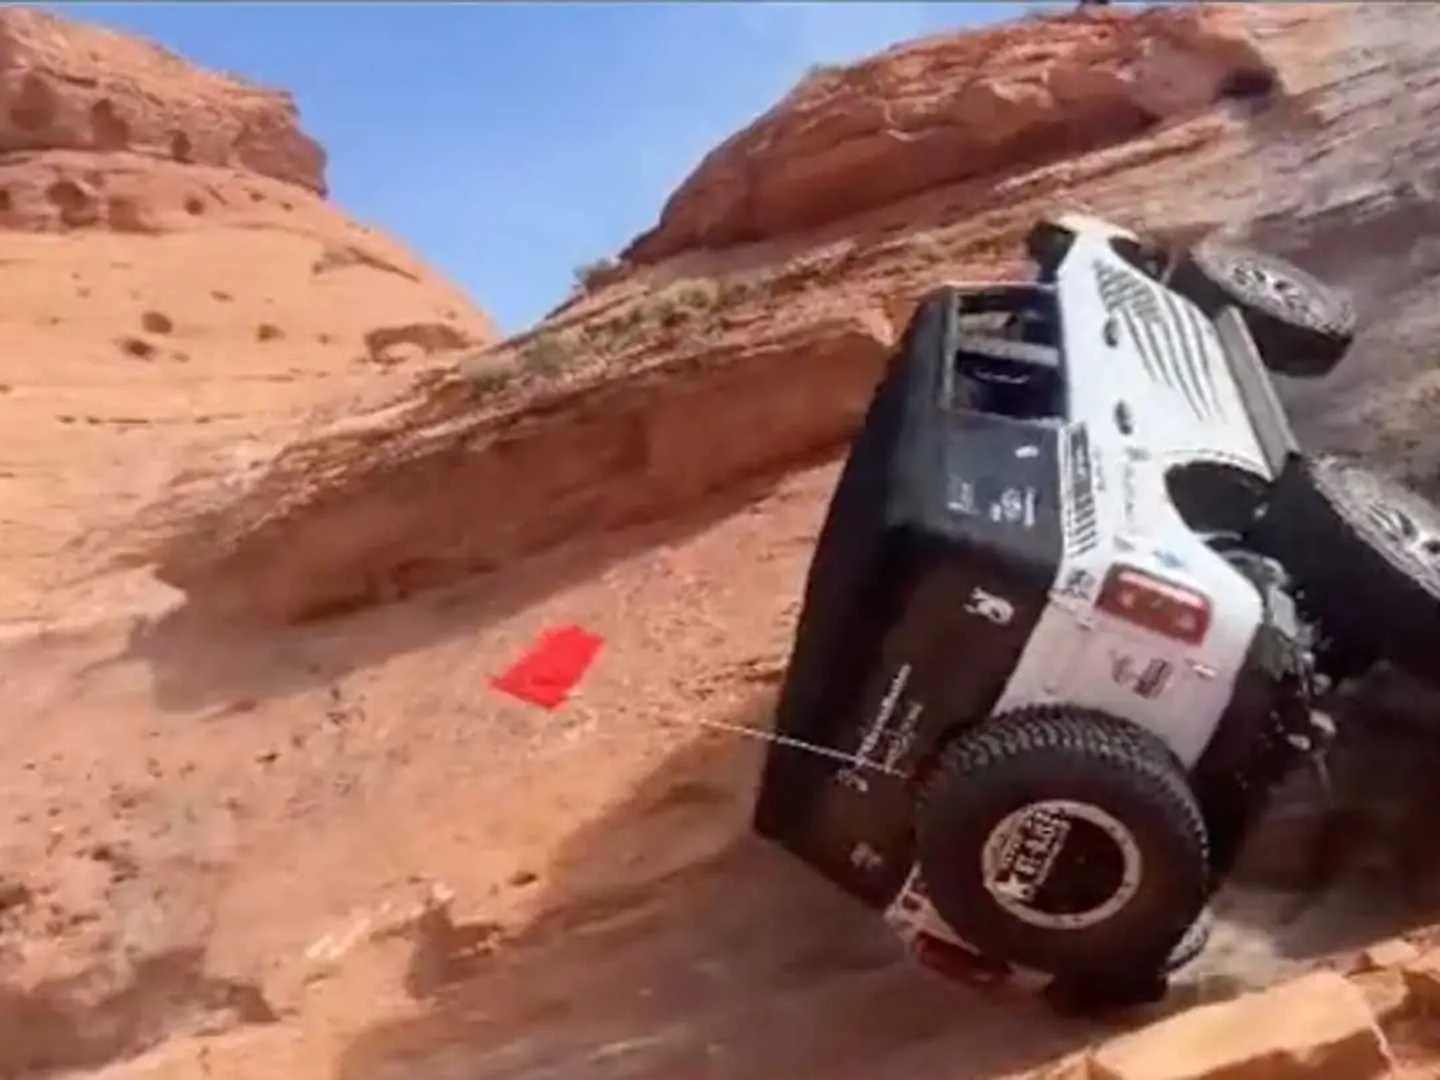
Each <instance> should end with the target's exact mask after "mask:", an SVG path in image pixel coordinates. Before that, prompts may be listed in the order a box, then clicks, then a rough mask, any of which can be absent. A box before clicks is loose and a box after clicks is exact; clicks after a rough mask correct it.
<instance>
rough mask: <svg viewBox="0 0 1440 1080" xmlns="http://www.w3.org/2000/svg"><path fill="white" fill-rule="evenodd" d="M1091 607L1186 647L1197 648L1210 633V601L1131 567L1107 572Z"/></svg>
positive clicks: (1112, 568) (1119, 567) (1198, 594)
mask: <svg viewBox="0 0 1440 1080" xmlns="http://www.w3.org/2000/svg"><path fill="white" fill-rule="evenodd" d="M1095 606H1096V607H1097V608H1099V609H1100V610H1101V611H1104V612H1108V613H1109V614H1111V615H1114V616H1115V617H1116V618H1119V619H1124V620H1125V621H1126V622H1128V623H1133V624H1134V625H1136V626H1140V627H1144V628H1145V629H1146V630H1150V631H1153V632H1154V633H1157V634H1164V635H1165V636H1166V637H1168V638H1174V639H1175V640H1176V641H1183V642H1185V643H1186V644H1187V645H1198V644H1200V642H1202V641H1204V640H1205V632H1206V631H1207V630H1209V629H1210V601H1209V600H1208V599H1206V597H1205V596H1204V595H1203V594H1201V593H1198V592H1196V591H1195V590H1194V589H1187V588H1186V587H1185V586H1183V585H1176V584H1175V583H1174V582H1171V581H1166V580H1164V579H1163V578H1158V577H1155V576H1154V575H1153V574H1147V573H1145V572H1144V571H1143V570H1136V569H1135V568H1134V567H1133V566H1113V567H1111V568H1110V572H1109V573H1108V574H1106V575H1105V584H1104V585H1102V586H1101V587H1100V598H1099V599H1098V600H1096V601H1095Z"/></svg>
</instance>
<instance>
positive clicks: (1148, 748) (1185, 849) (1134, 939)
mask: <svg viewBox="0 0 1440 1080" xmlns="http://www.w3.org/2000/svg"><path fill="white" fill-rule="evenodd" d="M1047 800H1069V801H1071V802H1073V803H1076V804H1080V805H1082V806H1086V807H1090V808H1093V809H1097V810H1099V811H1101V812H1102V813H1103V814H1105V815H1108V816H1109V818H1110V819H1111V821H1113V822H1115V823H1118V824H1119V825H1120V826H1121V827H1123V829H1124V830H1125V832H1126V833H1128V837H1129V844H1130V846H1131V854H1132V856H1134V857H1136V861H1137V862H1138V878H1137V880H1138V886H1136V888H1135V891H1134V893H1133V894H1132V895H1131V896H1130V897H1129V899H1128V900H1127V901H1126V902H1125V903H1124V904H1123V905H1122V906H1120V907H1119V908H1118V909H1117V910H1115V911H1114V912H1113V913H1111V914H1109V915H1108V917H1105V918H1104V919H1103V920H1102V921H1099V922H1095V923H1092V924H1090V925H1087V926H1069V927H1056V926H1037V925H1034V923H1033V922H1031V921H1026V919H1024V918H1021V917H1018V916H1017V915H1015V914H1013V913H1012V912H1011V911H1010V910H1007V908H1006V907H1005V906H1004V905H1003V904H1002V902H1001V901H1000V900H999V899H997V896H996V895H995V894H994V893H993V892H992V891H991V888H990V886H989V885H988V884H987V881H986V879H985V870H984V868H983V860H984V852H985V849H986V845H987V842H989V841H990V839H991V836H992V833H995V832H996V830H997V829H998V828H999V827H1000V826H1001V824H1002V822H1003V821H1004V820H1006V819H1007V817H1008V816H1009V815H1011V814H1013V813H1015V812H1016V811H1017V810H1020V809H1021V808H1023V807H1026V806H1029V805H1035V804H1037V803H1041V802H1044V801H1047ZM1068 843H1069V841H1067V844H1068ZM916 845H917V859H918V862H919V866H920V872H921V875H922V877H923V879H924V882H925V887H926V891H927V893H928V895H929V899H930V902H931V904H932V905H933V906H934V907H935V910H936V911H937V913H938V914H939V915H940V917H941V918H942V919H944V920H945V921H946V922H947V923H949V924H950V926H951V927H952V928H953V929H954V930H955V932H956V933H958V934H959V935H960V936H961V937H962V938H964V939H965V940H966V941H968V942H970V943H971V944H972V945H974V946H975V947H976V948H977V949H979V950H981V951H982V952H985V953H988V954H991V955H994V956H996V957H998V958H1000V959H1003V960H1006V961H1009V962H1010V963H1013V964H1017V965H1020V966H1022V967H1026V968H1030V969H1032V970H1035V971H1039V972H1043V973H1046V974H1050V975H1054V976H1056V977H1059V978H1064V979H1081V980H1099V981H1104V980H1118V981H1121V982H1128V981H1132V980H1143V979H1145V978H1146V977H1148V976H1151V975H1154V974H1157V973H1160V972H1163V971H1164V970H1165V969H1166V967H1167V966H1168V965H1167V958H1168V957H1169V956H1170V954H1171V952H1172V951H1173V950H1174V949H1175V948H1176V946H1177V945H1178V944H1179V943H1180V942H1181V940H1182V939H1183V938H1184V936H1185V934H1186V931H1187V930H1188V929H1189V928H1190V927H1191V926H1192V925H1193V924H1194V923H1195V921H1196V919H1197V918H1198V917H1199V916H1200V914H1201V912H1202V911H1203V909H1204V906H1205V903H1206V900H1207V899H1208V897H1209V895H1210V891H1211V885H1210V878H1211V875H1210V866H1209V852H1208V844H1207V838H1206V832H1205V823H1204V819H1203V817H1202V815H1201V810H1200V807H1199V805H1198V803H1197V802H1196V799H1195V796H1194V794H1193V793H1192V792H1191V790H1190V787H1189V784H1188V783H1187V780H1186V776H1185V772H1184V770H1183V768H1182V766H1181V765H1180V763H1179V761H1178V760H1177V759H1176V758H1175V757H1174V755H1173V754H1172V753H1171V752H1170V750H1169V748H1168V747H1167V746H1165V744H1164V743H1163V742H1161V741H1160V740H1159V739H1158V738H1156V737H1155V736H1153V735H1151V734H1150V733H1148V732H1146V731H1143V730H1141V729H1139V728H1137V727H1135V726H1133V725H1131V724H1128V723H1125V722H1124V721H1121V720H1117V719H1115V718H1114V717H1111V716H1108V715H1106V714H1104V713H1100V712H1096V711H1093V710H1086V709H1078V708H1070V707H1062V706H1036V707H1031V708H1026V709H1020V710H1017V711H1015V712H1012V713H1008V714H1003V715H1000V716H996V717H993V718H992V719H990V720H988V721H986V722H985V723H984V724H982V725H980V726H979V727H978V728H975V729H973V730H971V731H969V732H966V733H964V734H962V735H960V736H959V737H958V738H957V739H956V740H955V741H954V742H953V743H951V744H950V745H949V746H948V747H947V748H946V749H945V750H944V751H943V752H942V754H941V757H940V759H939V761H938V762H937V764H936V767H935V768H934V770H933V771H932V772H931V773H930V774H929V775H928V776H927V778H926V780H925V781H924V783H923V785H922V788H921V791H920V795H919V805H918V807H917V813H916ZM1116 850H1117V851H1118V850H1120V848H1119V845H1116ZM1063 863H1064V852H1063V850H1062V854H1061V857H1060V860H1059V861H1057V863H1056V878H1057V880H1058V879H1059V878H1061V877H1063V873H1064V865H1063ZM1047 888H1049V886H1048V885H1046V886H1045V887H1043V888H1042V889H1041V892H1040V893H1039V894H1037V895H1039V896H1042V897H1043V896H1044V895H1045V889H1047ZM1118 894H1119V891H1118V890H1116V892H1115V893H1113V894H1112V895H1118ZM1094 910H1098V906H1097V908H1096V909H1094Z"/></svg>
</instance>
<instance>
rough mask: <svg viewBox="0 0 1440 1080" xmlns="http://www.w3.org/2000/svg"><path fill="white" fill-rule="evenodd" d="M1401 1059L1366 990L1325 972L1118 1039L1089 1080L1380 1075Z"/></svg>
mask: <svg viewBox="0 0 1440 1080" xmlns="http://www.w3.org/2000/svg"><path fill="white" fill-rule="evenodd" d="M1393 1067H1394V1060H1393V1059H1392V1057H1391V1054H1390V1048H1389V1047H1388V1046H1387V1045H1386V1042H1385V1038H1384V1036H1383V1035H1382V1034H1381V1033H1380V1028H1379V1026H1378V1025H1377V1024H1376V1022H1375V1017H1374V1015H1373V1014H1372V1013H1371V1011H1370V1007H1369V1005H1368V1004H1367V1003H1366V1000H1365V995H1364V994H1363V993H1362V992H1361V991H1360V990H1359V989H1358V988H1357V987H1355V986H1354V985H1352V984H1351V983H1349V982H1347V981H1346V980H1345V978H1344V977H1343V976H1341V975H1337V974H1335V973H1334V972H1329V971H1320V972H1315V973H1314V974H1311V975H1305V976H1302V977H1301V978H1299V979H1296V980H1295V981H1294V982H1290V983H1286V984H1283V985H1281V986H1279V987H1276V988H1275V989H1272V990H1267V991H1264V992H1262V993H1257V994H1250V995H1247V996H1244V997H1240V998H1236V999H1234V1000H1232V1001H1227V1002H1223V1003H1220V1004H1215V1005H1204V1006H1201V1007H1200V1008H1197V1009H1191V1010H1190V1011H1189V1012H1184V1013H1181V1014H1179V1015H1178V1016H1174V1017H1172V1018H1170V1019H1169V1020H1164V1021H1161V1022H1160V1023H1158V1024H1155V1025H1153V1026H1151V1027H1149V1028H1145V1029H1143V1030H1141V1031H1138V1032H1135V1033H1134V1034H1132V1035H1127V1036H1123V1037H1121V1038H1119V1039H1116V1040H1114V1041H1113V1042H1110V1043H1108V1044H1106V1045H1104V1046H1102V1047H1100V1048H1099V1049H1098V1050H1096V1051H1094V1053H1093V1054H1092V1055H1091V1056H1090V1060H1089V1071H1088V1078H1089V1080H1301V1078H1309V1077H1315V1078H1317V1080H1318V1078H1319V1077H1326V1078H1333V1080H1374V1078H1378V1077H1382V1076H1388V1075H1390V1071H1391V1069H1392V1068H1393Z"/></svg>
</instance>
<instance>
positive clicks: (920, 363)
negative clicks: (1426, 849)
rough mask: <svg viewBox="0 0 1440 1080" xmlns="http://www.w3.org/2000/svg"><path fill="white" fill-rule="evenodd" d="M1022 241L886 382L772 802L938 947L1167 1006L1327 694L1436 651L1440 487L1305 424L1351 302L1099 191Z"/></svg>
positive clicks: (1004, 973) (807, 849)
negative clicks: (1378, 467)
mask: <svg viewBox="0 0 1440 1080" xmlns="http://www.w3.org/2000/svg"><path fill="white" fill-rule="evenodd" d="M1027 248H1028V251H1029V254H1030V256H1031V257H1032V259H1033V260H1034V262H1035V265H1036V274H1035V277H1034V279H1033V280H1031V281H1028V282H1023V283H1013V284H1000V285H993V284H992V285H982V286H968V285H946V286H943V287H941V288H938V289H936V290H935V291H933V292H931V293H929V294H928V295H926V296H925V297H923V298H922V300H921V301H920V303H919V305H918V307H917V309H916V311H915V314H914V316H913V318H912V319H911V321H910V323H909V325H908V326H907V328H906V330H905V333H904V335H903V340H902V341H901V343H900V344H899V346H898V347H897V349H896V351H895V353H894V355H893V357H892V358H891V360H890V363H889V365H888V368H887V370H886V372H885V373H884V376H883V378H882V380H881V382H880V384H879V386H878V387H877V389H876V391H875V394H874V397H873V399H872V401H871V403H870V406H869V409H868V412H867V413H866V415H865V417H864V420H863V422H862V425H861V427H860V429H859V431H858V433H857V434H856V436H855V438H854V440H853V443H852V445H851V447H850V451H849V455H848V458H847V460H846V462H845V466H844V469H843V471H842V473H841V476H840V479H839V482H838V484H837V486H836V488H835V491H834V494H833V496H832V499H831V503H830V506H829V509H828V512H827V515H826V518H825V521H824V524H823V526H822V529H821V531H820V534H819V538H818V542H817V545H816V548H815V551H814V555H813V558H812V562H811V566H810V569H809V574H808V577H807V581H806V584H805V594H804V603H803V607H802V611H801V614H800V618H799V622H798V626H797V628H796V632H795V638H794V643H793V648H792V652H791V656H790V662H789V666H788V669H787V673H786V678H785V682H784V686H783V688H782V691H781V695H780V699H779V703H778V707H777V712H776V718H775V731H776V733H777V735H778V736H781V738H780V739H778V740H777V741H776V742H775V743H774V744H772V745H771V747H770V749H769V751H768V755H767V758H766V762H765V766H764V773H763V776H762V782H761V787H760V791H759V795H758V800H757V804H756V808H755V815H754V824H755V828H756V830H757V831H758V832H759V833H760V834H761V835H763V836H764V837H766V838H769V839H770V840H772V841H774V842H775V843H777V844H779V845H780V846H782V847H783V848H785V849H786V850H788V851H789V852H791V853H793V854H794V855H796V856H798V857H799V858H800V859H802V860H803V861H804V862H805V863H807V864H808V865H809V866H810V867H811V868H813V869H814V870H815V871H817V872H818V873H820V874H822V875H823V876H824V877H825V878H827V879H828V880H829V881H831V882H832V883H834V884H835V885H836V886H838V887H839V888H841V889H843V890H845V891H846V892H848V893H849V894H851V895H852V896H854V897H856V898H857V899H859V900H860V901H862V902H863V903H865V904H867V905H869V906H871V907H872V908H874V909H876V910H877V911H881V912H884V913H885V917H886V918H887V919H888V921H889V922H890V923H891V924H892V925H893V926H894V927H895V928H896V930H897V931H898V932H899V933H900V935H901V936H902V937H903V939H904V940H905V941H906V942H907V943H908V944H909V945H910V946H911V947H912V949H913V950H914V951H915V952H916V953H917V954H918V955H919V956H920V958H922V959H924V960H926V961H928V962H930V963H932V964H935V965H937V966H943V967H944V968H946V969H947V970H949V971H951V972H956V973H966V974H967V975H969V976H972V977H981V976H983V977H985V978H987V979H989V978H1006V977H1012V976H1018V977H1023V978H1026V979H1032V980H1036V981H1038V982H1040V983H1041V984H1044V985H1046V986H1048V989H1049V992H1050V993H1051V994H1052V995H1053V996H1054V997H1055V999H1056V1000H1057V1001H1070V1002H1079V1003H1082V1004H1084V1003H1089V1004H1104V1003H1107V1002H1108V1003H1122V1002H1127V1001H1134V1000H1153V999H1154V998H1156V997H1158V996H1159V995H1161V994H1163V993H1164V990H1165V986H1166V979H1167V975H1168V973H1170V972H1173V971H1174V970H1175V969H1176V968H1177V967H1178V966H1180V965H1182V964H1183V963H1185V962H1186V961H1187V960H1188V959H1190V958H1191V957H1193V956H1194V955H1195V954H1196V953H1197V952H1198V951H1199V948H1200V947H1201V946H1202V945H1203V943H1204V940H1205V934H1204V926H1205V921H1204V913H1205V911H1206V908H1207V905H1208V903H1209V901H1210V900H1211V898H1212V897H1213V895H1214V894H1215V892H1216V891H1217V890H1218V888H1219V887H1220V886H1221V885H1222V884H1223V882H1224V881H1225V878H1226V875H1227V874H1228V873H1229V871H1230V869H1231V868H1232V866H1233V864H1234V862H1235V860H1236V857H1237V855H1238V854H1239V851H1240V848H1241V846H1242V844H1243V842H1244V840H1245V838H1246V835H1247V832H1248V830H1249V828H1250V826H1251V825H1252V824H1253V823H1254V822H1255V821H1256V818H1257V816H1258V815H1259V814H1260V813H1261V811H1262V810H1263V809H1264V806H1265V803H1266V799H1267V797H1268V795H1269V793H1270V792H1271V791H1272V790H1273V789H1274V788H1275V786H1276V785H1277V784H1278V783H1279V782H1280V780H1281V779H1282V778H1284V777H1285V775H1286V774H1287V773H1288V772H1289V771H1290V770H1291V769H1293V768H1295V767H1296V766H1297V765H1299V764H1301V763H1303V762H1304V761H1305V760H1306V759H1307V758H1313V757H1316V756H1317V755H1320V754H1322V753H1323V750H1324V747H1325V744H1326V742H1327V741H1328V739H1329V737H1330V736H1331V735H1333V725H1332V724H1331V723H1330V721H1329V719H1328V717H1327V716H1326V714H1325V712H1324V709H1323V703H1324V696H1325V694H1326V693H1327V692H1328V691H1329V690H1330V689H1331V688H1333V687H1334V686H1335V685H1336V683H1337V682H1338V681H1340V680H1343V679H1345V678H1347V677H1349V676H1351V675H1354V674H1357V673H1359V672H1360V671H1361V670H1362V669H1363V668H1364V667H1365V666H1366V665H1367V664H1369V663H1373V662H1374V661H1376V660H1381V659H1383V660H1385V661H1388V662H1390V663H1392V664H1394V665H1396V666H1398V667H1401V668H1406V669H1409V670H1411V671H1413V672H1415V673H1417V674H1420V675H1422V676H1425V675H1431V673H1430V672H1429V671H1427V670H1426V668H1427V666H1428V665H1429V656H1430V653H1431V651H1432V649H1433V648H1434V643H1435V642H1440V512H1437V511H1436V509H1435V508H1434V507H1433V506H1432V505H1431V504H1430V503H1429V502H1428V501H1427V500H1425V499H1424V498H1422V497H1420V496H1419V495H1418V494H1416V493H1414V492H1412V491H1410V490H1408V489H1407V488H1405V487H1404V486H1403V485H1401V484H1399V483H1397V482H1396V481H1394V480H1392V479H1390V478H1388V477H1386V476H1384V475H1382V474H1380V473H1378V472H1374V471H1371V470H1370V469H1368V468H1366V467H1365V466H1363V465H1361V464H1360V463H1358V462H1356V461H1351V460H1344V459H1340V458H1335V457H1311V456H1308V455H1306V454H1305V453H1303V452H1302V451H1301V449H1300V447H1299V446H1298V445H1297V442H1296V439H1295V437H1294V435H1293V433H1292V430H1291V428H1290V425H1289V423H1288V421H1287V418H1286V415H1285V412H1284V410H1283V408H1282V406H1281V403H1280V400H1279V398H1278V396H1277V394H1276V391H1275V388H1274V386H1273V384H1272V381H1271V377H1270V374H1271V372H1275V373H1280V374H1283V375H1286V376H1291V377H1298V378H1307V377H1316V376H1321V375H1324V374H1326V373H1328V372H1329V371H1331V370H1332V369H1333V368H1334V367H1335V366H1336V365H1337V364H1338V363H1339V362H1340V361H1341V359H1342V358H1343V356H1344V354H1345V352H1346V350H1347V349H1348V347H1349V345H1350V344H1351V341H1352V339H1353V337H1354V334H1355V325H1356V316H1355V312H1354V310H1353V308H1352V306H1351V305H1350V303H1349V302H1348V301H1347V300H1346V298H1345V297H1344V296H1343V295H1341V294H1340V293H1338V292H1336V291H1335V290H1333V289H1331V288H1330V287H1328V286H1327V285H1325V284H1324V283H1322V282H1320V281H1318V280H1316V279H1315V278H1313V277H1312V276H1310V275H1309V274H1307V273H1305V272H1304V271H1302V270H1301V269H1299V268H1298V267H1295V266H1292V265H1290V264H1288V263H1286V262H1284V261H1282V260H1280V259H1277V258H1274V257H1272V256H1269V255H1265V254H1261V253H1258V252H1254V251H1249V250H1245V249H1241V248H1238V247H1233V246H1228V245H1225V244H1223V243H1218V242H1214V241H1208V240H1207V241H1201V242H1200V243H1198V244H1196V245H1195V246H1193V247H1189V248H1178V247H1173V246H1165V245H1161V244H1159V243H1153V242H1149V241H1147V240H1144V239H1142V238H1141V237H1139V236H1137V235H1135V234H1134V233H1132V232H1129V231H1127V230H1125V229H1122V228H1119V227H1117V226H1114V225H1111V224H1109V223H1106V222H1103V221H1099V220H1097V219H1094V218H1090V217H1086V216H1083V215H1077V214H1061V215H1057V216H1054V217H1050V218H1047V219H1045V220H1042V221H1040V222H1038V223H1037V224H1036V225H1035V227H1034V228H1033V229H1032V231H1031V233H1030V236H1029V238H1028V242H1027ZM811 748H813V749H811Z"/></svg>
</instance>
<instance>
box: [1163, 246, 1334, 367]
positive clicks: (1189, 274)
mask: <svg viewBox="0 0 1440 1080" xmlns="http://www.w3.org/2000/svg"><path fill="white" fill-rule="evenodd" d="M1173 285H1174V287H1175V288H1176V289H1177V291H1179V292H1181V293H1183V294H1184V295H1186V296H1188V297H1189V298H1190V299H1191V300H1193V301H1195V302H1196V303H1197V304H1199V305H1200V307H1201V308H1203V309H1204V310H1205V311H1206V312H1207V313H1209V314H1211V315H1215V314H1218V313H1219V312H1220V311H1221V310H1222V309H1224V308H1226V307H1235V308H1237V309H1239V311H1240V313H1241V314H1242V315H1243V316H1244V317H1245V325H1246V326H1247V327H1248V328H1249V330H1250V336H1251V337H1252V338H1254V339H1255V345H1256V348H1258V349H1259V351H1260V356H1261V358H1262V359H1264V361H1265V366H1266V367H1268V368H1269V369H1270V370H1271V371H1275V372H1278V373H1280V374H1281V375H1290V376H1296V377H1302V378H1313V377H1315V376H1319V375H1325V374H1328V373H1329V372H1330V371H1332V370H1334V368H1335V365H1336V364H1338V363H1339V362H1340V360H1341V358H1342V357H1343V356H1344V355H1345V353H1346V351H1347V350H1348V349H1349V348H1350V344H1351V342H1353V341H1354V340H1355V325H1356V321H1357V320H1356V315H1355V307H1354V305H1353V304H1352V303H1351V302H1350V299H1349V298H1348V297H1347V296H1346V295H1345V294H1344V293H1342V292H1340V291H1339V290H1337V289H1334V288H1332V287H1331V286H1329V285H1327V284H1325V283H1324V282H1323V281H1321V280H1320V279H1319V278H1317V277H1315V276H1313V275H1312V274H1309V273H1307V272H1305V271H1304V270H1302V269H1300V268H1299V267H1298V266H1295V265H1294V264H1292V263H1290V262H1288V261H1286V260H1285V259H1281V258H1279V257H1277V256H1275V255H1268V254H1265V253H1263V252H1259V251H1251V250H1249V249H1247V248H1241V247H1234V246H1229V245H1224V244H1220V243H1217V242H1214V241H1208V240H1207V241H1203V242H1201V243H1200V244H1197V245H1196V246H1195V247H1193V248H1191V249H1190V251H1189V252H1188V257H1187V258H1186V259H1185V260H1183V261H1182V263H1181V266H1180V268H1179V269H1178V270H1177V273H1176V276H1175V279H1174V282H1173Z"/></svg>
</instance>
